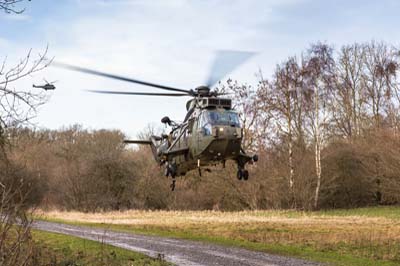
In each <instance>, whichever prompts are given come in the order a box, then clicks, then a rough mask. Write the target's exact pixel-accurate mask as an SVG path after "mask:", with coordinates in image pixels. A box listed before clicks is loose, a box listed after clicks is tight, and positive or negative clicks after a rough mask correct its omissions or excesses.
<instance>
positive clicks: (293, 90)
mask: <svg viewBox="0 0 400 266" xmlns="http://www.w3.org/2000/svg"><path fill="white" fill-rule="evenodd" d="M301 82H302V81H301V69H300V67H299V64H298V63H297V59H296V58H295V57H291V58H289V59H288V60H287V61H286V62H284V63H283V64H281V65H279V66H277V69H276V72H275V76H274V77H273V82H268V81H266V80H263V81H262V82H261V83H260V86H261V88H260V90H259V95H258V97H260V99H259V100H260V102H261V103H262V106H261V110H262V111H263V112H264V113H265V114H266V115H267V117H268V120H270V121H271V122H272V123H271V124H273V126H274V128H275V134H274V135H275V137H277V139H278V140H279V139H281V138H283V139H282V141H283V143H285V145H287V155H288V169H289V176H288V183H289V194H290V205H291V206H292V207H295V205H296V203H295V197H294V187H295V169H294V154H293V151H294V142H295V139H296V137H298V136H299V135H303V134H302V129H301V126H300V124H302V122H299V121H301V120H302V113H301V109H300V108H299V107H300V106H301V104H300V103H298V101H299V100H300V99H301V98H300V97H297V90H298V87H299V86H300V84H301Z"/></svg>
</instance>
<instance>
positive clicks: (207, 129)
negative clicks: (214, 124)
mask: <svg viewBox="0 0 400 266" xmlns="http://www.w3.org/2000/svg"><path fill="white" fill-rule="evenodd" d="M207 115H208V113H206V112H203V113H202V114H201V116H200V119H199V121H200V122H199V127H200V128H201V129H203V132H204V135H205V136H209V135H211V133H212V132H211V131H212V128H211V124H210V122H209V121H208V119H207Z"/></svg>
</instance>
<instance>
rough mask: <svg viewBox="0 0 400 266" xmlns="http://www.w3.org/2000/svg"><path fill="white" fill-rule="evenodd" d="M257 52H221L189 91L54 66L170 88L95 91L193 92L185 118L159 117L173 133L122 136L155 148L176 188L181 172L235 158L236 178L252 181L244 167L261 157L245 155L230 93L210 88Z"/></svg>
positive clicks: (177, 94) (93, 72)
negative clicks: (203, 79) (142, 137)
mask: <svg viewBox="0 0 400 266" xmlns="http://www.w3.org/2000/svg"><path fill="white" fill-rule="evenodd" d="M253 54H254V53H250V52H238V51H220V52H219V53H218V54H217V57H216V59H215V60H214V63H213V65H212V68H211V71H210V75H209V78H208V79H207V82H206V85H205V86H199V87H197V88H195V89H190V90H185V89H179V88H173V87H169V86H164V85H159V84H155V83H150V82H146V81H141V80H137V79H132V78H127V77H123V76H119V75H114V74H109V73H105V72H100V71H97V70H92V69H88V68H83V67H79V66H73V65H69V64H64V63H59V62H53V65H55V66H57V67H61V68H64V69H68V70H72V71H77V72H82V73H86V74H91V75H96V76H101V77H106V78H111V79H116V80H121V81H125V82H130V83H135V84H140V85H144V86H150V87H154V88H157V89H161V90H166V91H171V92H170V93H153V92H127V91H104V90H90V92H94V93H102V94H118V95H136V96H161V97H185V96H187V97H191V99H190V100H189V101H188V102H187V103H186V111H187V114H186V116H185V118H184V120H183V122H182V123H178V122H175V121H172V120H171V119H170V118H169V117H167V116H165V117H163V118H162V119H161V122H162V123H163V124H165V125H168V126H170V127H171V131H170V133H169V134H163V135H161V136H151V137H150V138H149V139H146V140H125V141H124V143H126V144H143V145H149V146H150V147H151V150H152V153H153V156H154V159H155V161H156V162H157V163H158V164H159V165H160V166H164V167H165V176H167V177H171V178H172V183H171V189H172V191H173V190H174V189H175V182H176V177H178V176H183V175H185V174H186V173H187V172H189V171H191V170H195V169H198V171H199V175H200V176H201V173H202V169H204V170H206V171H211V170H210V169H208V168H207V167H208V166H210V165H216V164H219V163H221V164H222V166H223V167H224V168H225V162H226V161H227V160H233V161H235V162H236V164H237V169H238V170H237V178H238V179H239V180H248V178H249V172H248V170H246V169H245V165H246V164H248V163H250V164H252V163H254V162H257V161H258V156H257V155H248V154H246V152H245V151H244V150H243V149H242V147H241V141H242V138H243V129H242V127H241V125H240V121H239V114H238V113H237V112H236V111H235V110H234V109H233V107H232V100H231V99H230V98H227V97H221V96H224V95H226V93H221V92H218V91H217V90H211V89H210V88H211V87H212V86H213V85H215V84H216V83H217V82H218V81H219V80H220V79H221V78H222V77H223V76H225V75H226V74H227V73H229V72H230V71H232V70H233V69H234V68H235V67H236V66H238V65H239V64H241V63H243V62H244V61H246V60H247V59H248V58H249V57H251V56H252V55H253Z"/></svg>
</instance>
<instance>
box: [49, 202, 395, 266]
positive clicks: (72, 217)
mask: <svg viewBox="0 0 400 266" xmlns="http://www.w3.org/2000/svg"><path fill="white" fill-rule="evenodd" d="M41 217H42V218H43V219H47V220H53V221H62V222H68V223H73V224H82V225H90V226H96V227H108V228H110V229H114V230H123V231H128V232H136V233H143V234H156V235H161V236H169V237H178V238H185V239H192V240H201V241H209V242H214V243H219V244H223V245H231V246H239V247H244V248H248V249H253V250H259V251H265V252H272V253H276V254H282V255H289V256H295V257H301V258H305V259H310V260H315V261H321V262H328V263H331V264H332V265H355V266H357V265H360V266H361V265H363V266H364V265H371V266H372V265H388V266H389V265H400V208H395V207H382V208H364V209H354V210H338V211H321V212H298V211H243V212H191V211H189V212H175V211H171V212H167V211H126V212H107V213H93V214H84V213H79V212H58V211H53V212H44V213H42V214H41Z"/></svg>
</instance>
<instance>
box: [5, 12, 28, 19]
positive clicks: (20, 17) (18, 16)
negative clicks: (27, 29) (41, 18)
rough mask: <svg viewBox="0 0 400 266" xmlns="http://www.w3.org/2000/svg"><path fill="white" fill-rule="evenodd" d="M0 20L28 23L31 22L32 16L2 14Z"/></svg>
mask: <svg viewBox="0 0 400 266" xmlns="http://www.w3.org/2000/svg"><path fill="white" fill-rule="evenodd" d="M0 20H8V21H28V20H31V16H29V15H26V14H14V13H10V14H2V15H1V16H0Z"/></svg>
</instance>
